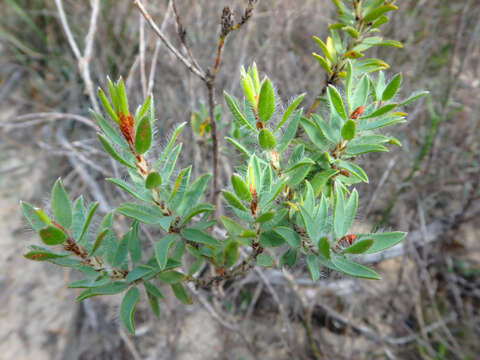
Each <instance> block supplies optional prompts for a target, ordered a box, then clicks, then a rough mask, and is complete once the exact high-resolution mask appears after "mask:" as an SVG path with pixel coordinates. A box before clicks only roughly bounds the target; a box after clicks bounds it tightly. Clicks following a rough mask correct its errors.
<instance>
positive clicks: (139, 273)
mask: <svg viewBox="0 0 480 360" xmlns="http://www.w3.org/2000/svg"><path fill="white" fill-rule="evenodd" d="M151 274H153V270H152V268H151V267H149V266H144V265H140V266H137V267H135V268H133V269H132V270H130V271H129V272H128V275H127V277H126V278H125V280H126V281H128V282H133V281H135V280H138V279H141V278H142V277H144V276H148V275H151Z"/></svg>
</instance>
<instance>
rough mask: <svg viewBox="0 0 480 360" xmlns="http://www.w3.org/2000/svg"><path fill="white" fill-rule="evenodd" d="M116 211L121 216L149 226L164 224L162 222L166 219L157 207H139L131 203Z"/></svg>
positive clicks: (121, 206)
mask: <svg viewBox="0 0 480 360" xmlns="http://www.w3.org/2000/svg"><path fill="white" fill-rule="evenodd" d="M115 211H116V212H118V213H119V214H122V215H125V216H127V217H129V218H132V219H135V220H138V221H140V222H142V223H145V224H148V225H160V224H163V221H162V220H164V219H163V218H165V216H164V215H163V214H162V212H161V211H160V209H159V208H157V207H154V206H145V205H139V204H136V203H129V202H127V203H123V204H122V205H120V206H119V207H118V208H117V209H116V210H115ZM167 230H168V228H167Z"/></svg>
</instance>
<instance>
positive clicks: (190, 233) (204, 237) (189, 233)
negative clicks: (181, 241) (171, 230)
mask: <svg viewBox="0 0 480 360" xmlns="http://www.w3.org/2000/svg"><path fill="white" fill-rule="evenodd" d="M181 234H182V236H183V237H184V238H185V239H187V240H190V241H193V242H195V243H198V244H204V245H208V246H219V245H221V243H220V242H219V241H218V240H217V239H215V238H214V237H213V236H211V235H209V234H207V233H206V232H204V231H202V230H198V229H195V228H189V229H183V230H182V232H181Z"/></svg>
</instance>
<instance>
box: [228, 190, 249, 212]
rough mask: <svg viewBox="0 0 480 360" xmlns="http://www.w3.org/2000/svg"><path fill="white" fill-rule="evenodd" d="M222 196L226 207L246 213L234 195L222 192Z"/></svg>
mask: <svg viewBox="0 0 480 360" xmlns="http://www.w3.org/2000/svg"><path fill="white" fill-rule="evenodd" d="M222 195H223V198H224V199H225V200H226V202H227V203H228V205H230V206H231V207H233V208H235V209H239V210H242V211H247V208H246V207H245V206H243V204H242V202H241V201H240V200H239V199H238V198H237V197H236V196H235V194H232V193H231V192H230V191H226V190H223V191H222Z"/></svg>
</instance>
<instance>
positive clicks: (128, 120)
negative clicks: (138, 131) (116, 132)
mask: <svg viewBox="0 0 480 360" xmlns="http://www.w3.org/2000/svg"><path fill="white" fill-rule="evenodd" d="M118 118H119V125H120V131H121V132H122V135H123V137H124V138H125V140H127V142H128V143H129V144H131V145H133V140H134V139H135V126H134V124H133V117H132V115H130V114H128V115H125V114H123V113H119V114H118Z"/></svg>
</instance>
